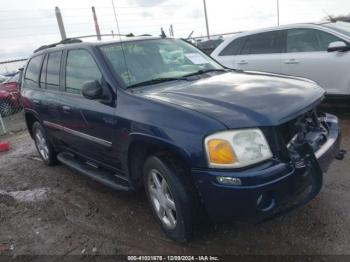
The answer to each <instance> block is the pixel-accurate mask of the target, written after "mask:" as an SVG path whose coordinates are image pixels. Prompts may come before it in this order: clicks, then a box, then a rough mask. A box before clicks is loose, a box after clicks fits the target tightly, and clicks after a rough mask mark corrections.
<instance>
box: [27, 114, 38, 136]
mask: <svg viewBox="0 0 350 262" xmlns="http://www.w3.org/2000/svg"><path fill="white" fill-rule="evenodd" d="M24 118H25V121H26V125H27V129H28V131H29V134H30V136H31V137H32V138H33V130H32V127H33V124H34V123H35V122H39V123H41V121H40V120H39V117H38V116H37V115H36V114H35V113H33V112H28V111H27V112H25V113H24Z"/></svg>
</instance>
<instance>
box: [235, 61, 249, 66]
mask: <svg viewBox="0 0 350 262" xmlns="http://www.w3.org/2000/svg"><path fill="white" fill-rule="evenodd" d="M237 64H239V65H247V64H248V62H247V61H246V60H241V61H239V62H237Z"/></svg>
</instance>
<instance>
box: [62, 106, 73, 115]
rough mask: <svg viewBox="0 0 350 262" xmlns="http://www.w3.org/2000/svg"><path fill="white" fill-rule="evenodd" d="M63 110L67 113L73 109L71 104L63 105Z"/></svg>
mask: <svg viewBox="0 0 350 262" xmlns="http://www.w3.org/2000/svg"><path fill="white" fill-rule="evenodd" d="M62 110H63V112H64V113H66V114H70V113H71V111H72V108H71V107H70V106H62Z"/></svg>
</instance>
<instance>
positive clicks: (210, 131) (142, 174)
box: [22, 37, 340, 241]
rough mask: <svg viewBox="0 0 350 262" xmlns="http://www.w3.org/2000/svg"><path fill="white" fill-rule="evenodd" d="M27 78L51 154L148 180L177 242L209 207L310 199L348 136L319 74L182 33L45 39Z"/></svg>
mask: <svg viewBox="0 0 350 262" xmlns="http://www.w3.org/2000/svg"><path fill="white" fill-rule="evenodd" d="M22 87H23V88H22V95H23V104H24V108H25V119H26V122H27V126H28V130H29V132H30V135H31V136H32V138H33V139H34V141H35V145H36V147H37V149H38V152H39V153H40V155H41V157H42V159H43V160H44V162H45V163H46V164H48V165H53V164H56V163H57V160H58V161H59V162H62V163H64V164H66V165H68V166H70V167H72V168H74V169H76V170H79V171H80V172H81V173H82V174H83V175H86V176H88V177H90V178H93V179H95V180H97V181H99V182H101V183H103V184H105V185H107V186H110V187H112V188H115V189H118V190H125V191H135V190H138V189H141V188H144V189H145V191H146V195H147V198H148V200H149V202H150V206H151V209H152V211H153V213H154V215H155V217H156V219H157V220H158V221H159V223H160V225H161V227H162V229H163V230H164V232H165V233H166V234H167V235H168V236H169V237H170V238H172V239H174V240H177V241H186V240H188V239H189V238H190V237H191V235H192V231H193V227H194V225H195V224H196V222H197V221H198V219H199V216H202V215H205V216H207V217H209V218H211V219H213V220H252V221H261V220H265V219H270V218H271V217H274V216H278V215H281V214H283V213H285V212H287V211H289V210H291V209H293V208H296V207H298V206H301V205H303V204H305V203H306V202H308V201H309V200H311V199H312V198H313V197H314V196H315V195H316V194H317V193H318V192H319V191H320V189H321V186H322V177H323V173H324V172H325V171H326V170H327V168H328V166H329V164H330V163H331V161H332V160H333V159H334V157H335V155H336V154H337V152H338V150H339V145H340V129H339V125H338V119H337V117H335V116H333V115H330V114H326V113H322V112H319V111H318V110H317V106H318V105H319V103H320V102H321V101H322V99H323V97H324V94H325V92H324V90H323V89H322V88H320V87H319V86H318V85H317V84H316V83H315V82H312V81H309V80H306V79H300V78H293V77H286V76H278V75H270V74H264V73H257V72H255V73H253V72H238V71H234V70H230V69H227V68H224V67H223V66H221V65H220V64H219V63H217V62H216V61H214V60H213V59H212V58H210V57H208V56H207V55H205V54H204V53H203V52H201V51H200V50H198V49H197V48H195V47H194V46H192V45H191V44H189V43H187V42H185V41H183V40H178V39H167V38H152V37H147V38H145V37H143V38H136V37H130V38H127V39H125V40H123V41H118V42H117V41H113V42H98V43H83V42H81V41H80V40H77V39H67V40H65V41H63V42H60V43H58V44H52V45H49V46H43V47H41V48H39V49H38V50H36V51H35V52H34V54H33V56H32V57H31V58H30V59H29V61H28V64H27V65H26V68H25V72H24V76H23V79H22ZM116 208H118V207H116Z"/></svg>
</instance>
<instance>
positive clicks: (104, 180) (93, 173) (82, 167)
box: [57, 152, 131, 191]
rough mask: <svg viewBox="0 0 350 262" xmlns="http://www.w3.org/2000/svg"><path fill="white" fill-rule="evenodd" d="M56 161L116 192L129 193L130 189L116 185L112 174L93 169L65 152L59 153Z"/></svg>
mask: <svg viewBox="0 0 350 262" xmlns="http://www.w3.org/2000/svg"><path fill="white" fill-rule="evenodd" d="M57 159H58V160H59V161H60V162H61V163H63V164H65V165H67V166H69V167H70V168H73V169H75V170H77V171H79V172H80V173H82V174H83V175H85V176H88V177H90V178H92V179H94V180H96V181H97V182H100V183H101V184H104V185H106V186H108V187H111V188H113V189H116V190H122V191H131V190H130V187H128V186H125V185H121V184H120V183H118V182H117V181H116V180H117V178H115V177H113V174H111V173H109V172H107V171H105V170H102V169H98V168H94V167H92V166H91V165H89V164H86V163H85V162H83V161H81V160H79V159H77V158H75V157H74V156H72V155H71V154H70V153H67V152H62V153H59V154H58V155H57Z"/></svg>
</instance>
